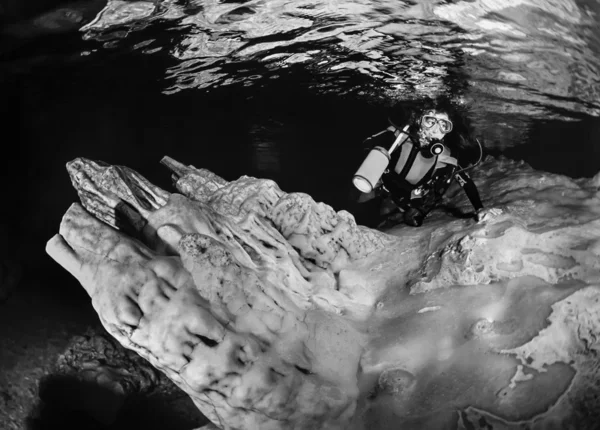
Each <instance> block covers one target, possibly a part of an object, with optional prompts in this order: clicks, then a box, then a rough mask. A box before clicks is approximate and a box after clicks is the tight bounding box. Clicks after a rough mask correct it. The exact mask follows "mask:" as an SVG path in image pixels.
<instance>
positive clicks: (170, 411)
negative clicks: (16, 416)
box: [28, 327, 207, 429]
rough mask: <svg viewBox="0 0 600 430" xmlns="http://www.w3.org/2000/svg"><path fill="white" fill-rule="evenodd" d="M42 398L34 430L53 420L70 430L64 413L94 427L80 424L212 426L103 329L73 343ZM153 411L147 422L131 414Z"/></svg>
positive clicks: (46, 382)
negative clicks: (58, 416) (61, 416)
mask: <svg viewBox="0 0 600 430" xmlns="http://www.w3.org/2000/svg"><path fill="white" fill-rule="evenodd" d="M40 397H41V402H40V403H39V404H38V405H37V408H35V410H33V411H32V413H31V415H30V417H29V419H28V422H29V424H30V425H31V428H38V426H39V425H40V426H42V428H49V427H50V426H51V422H50V421H51V420H54V424H55V426H56V427H60V426H61V425H65V424H66V423H67V422H68V421H67V420H63V421H62V422H60V421H57V419H56V418H55V416H56V415H61V414H63V415H66V414H68V415H73V414H80V415H81V416H82V417H83V416H87V417H89V422H86V421H83V420H82V422H81V423H80V425H81V426H83V427H86V425H90V423H92V424H91V425H93V426H94V428H96V426H116V427H118V428H122V427H123V428H125V427H124V426H126V425H127V424H126V423H129V422H135V423H136V424H138V425H140V426H146V424H145V423H151V425H152V428H159V427H157V426H156V424H157V421H163V424H166V423H167V422H168V424H169V426H170V428H184V429H189V428H192V427H193V426H198V425H201V424H203V423H206V421H207V420H206V418H205V417H204V416H203V415H202V414H201V413H200V412H199V411H198V409H197V408H196V407H195V406H194V404H193V403H192V402H191V401H190V399H189V397H188V396H187V395H186V394H185V393H183V392H182V391H181V390H180V389H178V388H177V387H176V386H175V385H174V384H173V383H172V382H171V381H170V380H169V379H168V378H167V377H166V376H164V375H163V374H162V373H161V372H159V371H158V370H156V369H155V368H154V367H152V366H151V365H150V364H149V363H148V362H147V361H146V360H144V359H143V358H142V357H140V356H139V355H138V354H136V353H135V352H133V351H130V350H128V349H125V348H123V347H122V346H121V345H120V344H119V343H118V342H117V341H116V340H115V339H114V338H112V337H111V336H110V335H108V334H107V333H106V332H105V331H104V330H102V328H101V327H98V328H96V329H94V328H91V327H89V328H88V329H87V331H86V332H85V333H84V334H83V335H78V336H74V337H73V338H72V339H71V340H70V342H69V345H68V346H67V348H66V349H65V350H64V351H63V352H62V353H61V354H60V355H59V356H58V358H57V359H56V363H55V364H54V365H53V366H52V369H51V371H50V372H49V375H47V376H46V377H44V378H42V380H41V381H40ZM154 404H156V406H154ZM149 407H152V408H153V410H151V411H146V413H145V416H144V417H139V416H138V417H134V419H131V417H130V415H131V414H135V413H136V411H137V412H139V411H140V410H143V409H144V408H149ZM51 417H52V418H51ZM59 422H60V424H59ZM116 427H115V428H116ZM111 428H112V427H111Z"/></svg>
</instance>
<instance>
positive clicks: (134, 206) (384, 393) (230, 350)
mask: <svg viewBox="0 0 600 430" xmlns="http://www.w3.org/2000/svg"><path fill="white" fill-rule="evenodd" d="M163 163H164V164H165V165H167V166H168V167H169V168H170V169H171V170H172V171H173V172H174V180H175V185H176V187H177V189H178V191H179V192H180V193H181V194H178V193H174V194H170V193H168V192H166V191H164V190H161V189H159V188H157V187H155V186H153V185H152V184H150V183H149V182H148V181H147V180H146V179H144V178H143V177H142V176H141V175H139V174H138V173H136V172H134V171H132V170H130V169H127V168H125V167H119V166H108V165H105V164H102V163H97V162H93V161H90V160H85V159H77V160H74V161H72V162H70V163H69V164H68V167H67V168H68V171H69V174H70V175H71V178H72V182H73V185H74V186H75V188H76V189H77V190H78V192H79V195H80V198H81V202H82V205H83V206H81V205H79V204H74V205H73V206H71V208H70V209H69V210H68V211H67V213H66V214H65V216H64V218H63V221H62V223H61V227H60V234H59V235H56V236H55V237H54V238H52V239H51V240H50V241H49V242H48V246H47V251H48V253H49V254H50V255H51V256H52V257H53V258H54V259H55V260H56V261H57V262H59V263H60V264H61V265H63V266H64V267H65V268H66V269H67V270H69V271H70V272H71V273H72V274H73V275H74V276H75V277H76V278H77V279H78V280H79V282H81V284H82V285H83V287H84V288H85V289H86V291H87V292H88V294H89V295H90V297H91V298H92V304H93V306H94V308H95V309H96V311H97V312H98V314H99V316H100V319H101V321H102V324H103V325H104V327H105V328H106V329H107V330H108V332H109V333H110V334H111V335H113V336H114V337H115V338H116V339H117V340H118V341H119V342H120V343H121V344H122V345H124V346H125V347H127V348H129V349H132V350H133V351H135V352H137V353H138V354H139V355H140V356H141V357H143V358H144V359H146V360H147V361H148V362H149V363H150V364H151V365H152V366H154V367H155V368H156V369H158V370H160V371H162V372H163V373H164V374H165V375H167V376H168V377H169V378H170V379H171V380H172V381H173V382H175V383H176V384H177V385H178V386H179V387H181V389H182V390H184V391H185V392H186V393H188V394H189V395H190V397H191V398H192V400H193V401H194V403H195V404H196V405H197V406H198V408H199V409H200V410H201V411H202V413H203V414H205V415H206V416H207V417H208V418H209V419H210V420H211V421H212V422H213V423H214V425H216V426H217V427H218V428H224V429H234V428H236V429H237V428H239V429H257V428H260V429H315V428H322V429H336V428H339V429H363V428H373V429H396V428H399V427H401V428H415V429H419V428H428V429H429V428H431V429H434V428H448V427H458V428H469V429H471V428H490V426H492V427H493V428H524V426H528V427H529V428H540V429H541V428H548V427H549V426H551V425H555V426H557V428H593V426H594V425H595V423H596V417H595V416H593V414H596V412H594V411H595V410H597V409H595V406H596V399H597V398H598V395H600V389H599V388H598V387H600V384H598V376H597V372H598V369H599V368H600V366H599V364H600V362H599V360H598V359H597V358H596V352H597V350H598V348H599V345H598V343H597V341H596V339H597V338H598V334H599V332H600V327H599V324H600V317H599V316H598V315H600V287H599V286H598V276H599V274H600V267H599V263H598V261H599V259H598V249H599V248H598V243H599V242H598V237H599V236H600V235H599V234H598V233H599V232H600V231H599V228H600V221H599V220H598V219H599V218H600V201H599V198H598V186H597V183H598V181H597V179H593V180H591V181H590V180H571V179H568V178H565V177H562V176H556V175H548V174H543V173H540V172H535V171H533V170H532V169H530V168H529V167H528V166H525V165H519V164H516V163H514V162H510V161H506V160H493V159H488V160H486V162H485V163H484V164H483V165H482V168H481V170H480V171H478V172H475V175H474V176H475V180H476V181H477V183H478V186H479V188H480V190H481V191H482V194H483V196H484V202H485V203H486V206H487V207H488V208H489V211H488V213H487V214H486V215H485V216H483V217H482V219H481V221H480V222H479V223H475V222H474V221H473V220H467V219H451V218H448V216H447V215H444V214H442V213H434V214H432V216H431V217H429V218H428V220H427V222H426V223H425V225H424V226H423V227H421V228H419V229H412V228H407V227H399V228H395V229H394V230H390V231H389V232H388V233H390V234H386V233H381V232H376V231H372V230H368V229H366V228H363V227H360V226H357V225H356V223H355V222H354V219H353V217H352V216H351V215H350V214H349V213H347V212H344V211H340V212H337V213H336V212H335V211H334V210H333V209H332V208H330V207H329V206H327V205H324V204H322V203H316V202H314V201H313V200H312V199H311V198H310V197H309V196H307V195H305V194H299V193H295V194H286V193H284V192H283V191H281V190H280V189H279V188H278V187H277V185H276V184H275V183H274V182H272V181H267V180H260V179H255V178H249V177H242V178H240V179H238V180H237V181H233V182H227V181H225V180H223V179H222V178H220V177H218V176H216V175H214V174H213V173H211V172H208V171H206V170H203V169H196V168H194V167H192V166H185V165H182V164H181V163H178V162H176V161H174V160H172V159H170V158H165V159H164V160H163ZM508 173H510V175H509V174H508ZM448 198H449V199H450V198H451V199H453V202H454V203H455V204H457V205H458V206H459V207H460V206H466V205H468V203H467V202H466V201H465V200H464V197H462V195H460V194H456V193H454V192H453V191H451V192H450V193H449V194H448ZM84 208H85V209H84ZM86 209H87V210H86ZM590 415H592V417H591V420H590Z"/></svg>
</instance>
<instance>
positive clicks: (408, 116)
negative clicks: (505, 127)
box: [353, 99, 483, 227]
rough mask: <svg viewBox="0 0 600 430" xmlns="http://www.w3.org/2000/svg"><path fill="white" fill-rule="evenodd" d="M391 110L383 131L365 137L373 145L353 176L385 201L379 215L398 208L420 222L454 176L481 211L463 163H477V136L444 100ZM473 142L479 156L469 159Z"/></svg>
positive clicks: (407, 217)
mask: <svg viewBox="0 0 600 430" xmlns="http://www.w3.org/2000/svg"><path fill="white" fill-rule="evenodd" d="M394 111H395V113H396V114H399V118H398V117H390V118H389V122H390V126H389V127H388V128H387V129H386V130H383V131H382V132H380V133H377V134H375V135H373V136H371V137H369V138H367V139H366V140H365V144H367V145H368V147H369V148H371V150H370V153H369V155H368V156H367V158H366V159H365V161H364V162H363V164H362V165H361V167H360V168H359V170H358V171H357V172H356V175H355V176H354V179H353V183H354V185H355V186H356V188H358V189H359V190H360V191H362V192H363V193H367V194H368V195H370V196H371V198H373V197H377V196H379V197H381V198H382V199H383V200H384V210H382V214H381V215H383V216H390V215H391V214H392V213H393V212H396V211H400V212H403V219H404V222H405V223H406V224H408V225H410V226H415V227H418V226H420V225H422V224H423V220H424V219H425V217H426V216H427V214H428V213H429V212H430V211H431V210H432V209H433V208H434V207H435V206H436V204H438V203H439V201H440V200H441V198H442V196H443V195H444V193H445V192H446V191H447V189H448V188H449V187H450V184H451V182H452V180H453V179H454V180H456V181H457V182H458V184H459V185H460V186H461V187H462V188H463V189H464V191H465V193H466V194H467V197H468V198H469V200H470V202H471V204H472V205H473V207H474V208H475V211H476V213H477V214H479V213H480V212H481V211H482V209H483V204H482V203H481V198H480V197H479V192H478V191H477V187H476V186H475V183H474V182H473V180H472V179H471V178H470V177H469V175H468V174H467V172H466V169H465V168H463V167H462V166H463V165H465V166H469V165H470V166H469V167H467V168H472V167H475V166H476V165H477V164H478V163H479V162H480V161H481V157H482V155H483V149H482V148H481V144H479V141H477V144H475V143H474V142H472V140H471V139H469V133H468V126H467V124H466V122H465V120H464V118H463V119H461V118H460V116H459V115H457V113H456V110H455V109H454V108H453V107H452V104H451V103H450V102H449V101H447V100H446V99H438V100H436V101H429V100H428V101H425V102H422V103H421V106H416V108H415V106H414V105H413V106H411V107H410V109H402V108H400V109H398V105H396V106H395V107H394ZM397 116H398V115H397ZM399 125H402V126H404V127H402V126H399ZM476 145H478V147H479V160H478V161H477V162H476V163H475V164H473V163H472V162H471V159H472V158H473V157H472V155H473V154H472V150H473V149H474V148H477V146H476ZM365 197H366V196H365ZM390 199H391V201H392V202H393V204H392V205H391V206H392V207H391V208H389V206H390V205H389V204H388V205H387V206H388V211H387V212H385V206H386V205H385V203H386V201H388V202H389V200H390ZM394 206H395V207H394Z"/></svg>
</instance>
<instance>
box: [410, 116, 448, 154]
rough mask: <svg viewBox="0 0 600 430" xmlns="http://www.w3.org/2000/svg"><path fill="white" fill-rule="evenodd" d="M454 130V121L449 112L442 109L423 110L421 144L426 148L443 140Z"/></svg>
mask: <svg viewBox="0 0 600 430" xmlns="http://www.w3.org/2000/svg"><path fill="white" fill-rule="evenodd" d="M451 131H452V121H450V117H449V116H448V114H447V113H446V112H444V111H441V110H435V109H430V110H426V111H425V112H423V115H421V118H420V120H419V130H418V132H417V135H418V138H419V146H421V148H426V147H429V146H430V145H432V144H433V143H435V142H441V141H442V140H443V139H444V136H446V134H448V133H450V132H451Z"/></svg>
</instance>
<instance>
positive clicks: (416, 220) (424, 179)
mask: <svg viewBox="0 0 600 430" xmlns="http://www.w3.org/2000/svg"><path fill="white" fill-rule="evenodd" d="M398 133H399V130H398V129H396V128H395V127H390V128H388V129H387V130H385V131H383V132H381V133H378V134H376V135H374V136H371V137H369V138H368V139H367V140H366V141H365V143H366V144H367V145H368V146H369V147H370V148H373V147H375V146H380V147H382V148H385V149H387V150H389V149H390V147H391V146H392V144H393V142H394V141H395V140H396V136H397V135H398ZM415 140H416V139H414V138H411V137H409V138H408V139H407V140H406V141H405V142H404V143H402V145H401V146H399V147H398V148H396V149H395V150H394V152H393V153H392V154H391V160H390V164H389V167H388V169H387V170H386V171H385V173H384V174H383V176H382V178H381V180H382V185H383V186H382V187H379V189H378V190H377V191H378V194H380V195H383V197H386V196H388V195H389V197H390V198H391V199H392V200H393V201H394V203H395V204H396V206H398V207H399V208H400V209H401V210H402V211H403V212H404V221H405V222H406V223H407V224H409V225H413V226H420V225H421V224H422V223H423V219H424V218H425V216H426V215H427V214H428V213H429V212H430V211H431V209H433V208H434V207H435V205H436V204H437V203H438V202H439V201H440V199H441V198H442V196H443V195H444V193H445V192H446V190H447V189H448V187H449V186H450V184H451V182H452V179H455V180H456V181H457V182H458V183H459V185H460V186H461V187H462V188H463V189H464V190H465V192H466V194H467V197H468V198H469V200H470V201H471V204H472V205H473V207H474V208H475V210H476V211H477V210H479V209H482V208H483V204H482V203H481V199H480V197H479V192H478V191H477V187H476V186H475V183H474V182H473V180H472V179H471V178H470V177H469V175H468V174H467V173H466V172H464V171H461V170H460V167H459V166H458V163H457V160H456V159H455V158H452V157H451V156H450V151H449V150H448V148H444V153H443V154H441V155H431V153H429V151H428V150H425V151H421V150H420V149H419V147H418V145H416V144H415V143H414V141H415ZM400 158H402V162H400V163H399V160H400Z"/></svg>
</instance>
